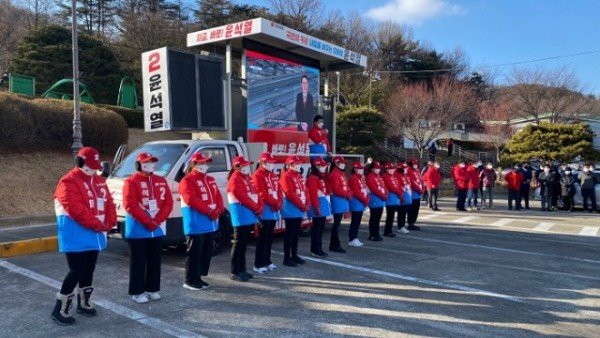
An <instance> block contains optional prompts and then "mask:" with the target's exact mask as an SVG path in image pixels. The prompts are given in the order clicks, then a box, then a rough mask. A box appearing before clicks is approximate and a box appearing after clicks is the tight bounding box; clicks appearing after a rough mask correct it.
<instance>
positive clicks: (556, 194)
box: [552, 187, 560, 209]
mask: <svg viewBox="0 0 600 338" xmlns="http://www.w3.org/2000/svg"><path fill="white" fill-rule="evenodd" d="M559 197H560V187H557V188H554V190H552V207H553V208H554V209H557V208H558V199H559Z"/></svg>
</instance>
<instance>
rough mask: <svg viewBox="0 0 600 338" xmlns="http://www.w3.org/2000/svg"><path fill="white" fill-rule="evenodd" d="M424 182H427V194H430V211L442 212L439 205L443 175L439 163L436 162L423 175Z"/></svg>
mask: <svg viewBox="0 0 600 338" xmlns="http://www.w3.org/2000/svg"><path fill="white" fill-rule="evenodd" d="M423 181H425V186H426V187H427V193H428V194H429V196H428V200H429V209H431V210H433V211H440V209H439V208H438V205H437V200H438V194H439V191H440V185H441V184H442V174H441V173H440V164H439V162H437V161H436V162H434V163H433V166H431V167H429V169H427V171H426V172H425V175H423Z"/></svg>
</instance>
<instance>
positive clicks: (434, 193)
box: [427, 188, 440, 208]
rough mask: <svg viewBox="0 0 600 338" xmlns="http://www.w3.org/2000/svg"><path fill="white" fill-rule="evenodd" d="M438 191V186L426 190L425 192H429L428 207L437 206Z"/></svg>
mask: <svg viewBox="0 0 600 338" xmlns="http://www.w3.org/2000/svg"><path fill="white" fill-rule="evenodd" d="M439 192H440V189H438V188H431V189H429V190H427V193H428V194H429V207H430V208H437V207H438V205H437V200H438V194H439Z"/></svg>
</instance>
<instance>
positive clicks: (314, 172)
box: [308, 163, 321, 177]
mask: <svg viewBox="0 0 600 338" xmlns="http://www.w3.org/2000/svg"><path fill="white" fill-rule="evenodd" d="M308 174H309V175H315V176H317V177H321V172H320V171H319V168H317V166H316V165H315V164H314V163H313V164H311V165H310V170H309V171H308Z"/></svg>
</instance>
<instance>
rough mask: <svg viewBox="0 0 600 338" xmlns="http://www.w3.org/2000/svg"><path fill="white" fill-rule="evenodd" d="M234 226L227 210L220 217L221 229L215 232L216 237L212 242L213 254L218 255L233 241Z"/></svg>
mask: <svg viewBox="0 0 600 338" xmlns="http://www.w3.org/2000/svg"><path fill="white" fill-rule="evenodd" d="M232 233H233V227H232V226H231V215H230V214H229V211H227V210H225V212H223V214H221V216H220V217H219V230H217V231H216V232H215V237H214V238H213V243H212V248H213V250H212V254H213V256H216V255H218V254H220V253H221V252H222V251H223V250H224V249H225V248H226V247H228V246H229V244H230V243H231V234H232Z"/></svg>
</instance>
